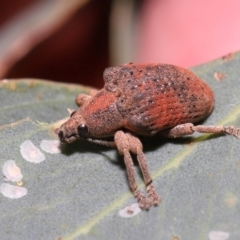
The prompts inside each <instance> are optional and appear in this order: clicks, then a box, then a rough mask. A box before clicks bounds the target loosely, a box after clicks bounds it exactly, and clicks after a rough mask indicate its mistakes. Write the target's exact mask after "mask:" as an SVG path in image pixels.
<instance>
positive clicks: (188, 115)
mask: <svg viewBox="0 0 240 240" xmlns="http://www.w3.org/2000/svg"><path fill="white" fill-rule="evenodd" d="M104 78H105V81H106V85H105V88H106V89H107V90H109V91H113V92H114V91H119V92H120V94H119V97H118V100H117V103H116V104H117V108H118V111H119V112H120V113H121V115H122V117H123V119H124V120H125V121H124V122H125V126H124V127H125V128H127V129H129V130H131V131H133V132H135V133H137V134H141V135H153V134H155V133H157V132H159V131H161V130H163V129H167V128H172V127H174V126H177V125H179V124H183V123H189V122H190V123H194V122H198V121H200V120H202V119H204V118H206V117H207V116H208V115H209V114H210V113H211V111H212V109H213V105H214V95H213V92H212V90H211V89H210V88H209V87H208V85H207V84H206V83H204V82H203V81H202V80H200V79H199V78H198V77H197V76H195V75H194V74H193V73H192V72H190V71H188V70H186V69H183V68H180V67H176V66H173V65H168V64H148V65H134V64H128V65H123V66H120V67H114V68H108V69H107V70H105V73H104Z"/></svg>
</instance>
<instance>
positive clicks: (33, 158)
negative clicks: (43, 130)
mask: <svg viewBox="0 0 240 240" xmlns="http://www.w3.org/2000/svg"><path fill="white" fill-rule="evenodd" d="M20 152H21V154H22V156H23V158H24V159H26V160H27V161H28V162H33V163H40V162H42V161H44V160H45V159H46V157H45V155H44V154H43V153H42V152H41V151H40V150H39V149H38V148H37V147H35V146H34V144H33V143H32V142H31V141H30V140H26V141H24V142H23V143H22V144H21V146H20Z"/></svg>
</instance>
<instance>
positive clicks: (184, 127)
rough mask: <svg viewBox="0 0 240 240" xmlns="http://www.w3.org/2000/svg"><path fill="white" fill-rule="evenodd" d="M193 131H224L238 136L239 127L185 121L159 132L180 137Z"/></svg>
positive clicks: (239, 135) (217, 132)
mask: <svg viewBox="0 0 240 240" xmlns="http://www.w3.org/2000/svg"><path fill="white" fill-rule="evenodd" d="M194 132H199V133H216V134H220V133H224V134H229V135H233V136H235V137H238V138H240V128H236V127H233V126H227V127H224V126H204V125H197V126H194V125H193V124H192V123H185V124H180V125H177V126H176V127H174V128H171V129H167V130H163V131H161V132H160V134H161V135H163V136H165V137H169V138H177V137H182V136H185V135H191V134H193V133H194Z"/></svg>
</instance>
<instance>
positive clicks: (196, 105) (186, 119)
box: [56, 63, 240, 209]
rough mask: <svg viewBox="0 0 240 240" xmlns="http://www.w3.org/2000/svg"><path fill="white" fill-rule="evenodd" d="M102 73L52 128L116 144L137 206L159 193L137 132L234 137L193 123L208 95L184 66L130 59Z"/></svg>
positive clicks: (63, 135) (203, 113) (230, 130)
mask: <svg viewBox="0 0 240 240" xmlns="http://www.w3.org/2000/svg"><path fill="white" fill-rule="evenodd" d="M103 78H104V80H105V86H104V88H103V89H101V90H99V91H96V92H94V93H92V94H91V95H90V96H88V95H84V94H79V95H78V96H77V98H76V104H77V105H78V106H79V107H80V108H79V109H78V110H77V111H74V112H72V114H71V116H70V119H69V120H68V121H67V122H65V123H64V124H62V126H61V127H60V128H59V129H57V130H56V132H57V134H58V136H59V139H60V140H61V142H62V143H65V142H66V143H70V142H73V141H75V140H76V139H80V138H81V139H82V138H83V139H86V140H88V141H90V142H93V143H97V144H101V145H105V146H109V147H116V148H117V149H118V151H119V153H120V154H121V155H123V157H124V162H125V165H126V170H127V175H128V181H129V186H130V189H131V190H132V191H133V193H134V196H135V197H136V199H137V201H138V203H139V206H140V207H141V208H142V209H148V208H149V207H151V206H152V205H156V204H158V203H159V202H160V197H159V196H158V194H157V192H156V190H155V188H154V186H153V184H152V179H151V176H150V173H149V170H148V167H147V162H146V159H145V156H144V153H143V147H142V144H141V142H140V140H139V139H138V136H153V135H155V134H160V135H163V136H165V137H170V138H176V137H181V136H184V135H189V134H193V133H194V132H200V133H226V134H230V135H234V136H236V137H240V129H239V128H235V127H231V126H229V127H223V126H204V125H197V126H194V125H193V123H195V122H199V121H200V120H202V119H204V118H206V117H207V116H208V115H209V114H210V113H211V111H212V109H213V106H214V95H213V92H212V90H211V89H210V88H209V87H208V85H207V84H206V83H204V82H203V81H202V80H200V79H199V78H198V77H197V76H195V75H194V74H193V73H192V72H190V71H189V70H186V69H183V68H180V67H177V66H173V65H168V64H140V65H138V64H133V63H130V64H125V65H122V66H118V67H109V68H107V69H106V70H105V71H104V74H103ZM109 137H113V140H112V141H111V140H109ZM130 152H131V153H132V154H135V155H136V157H137V160H138V163H139V166H140V169H141V171H142V175H143V179H144V182H145V184H146V188H147V195H148V196H147V197H145V196H144V194H142V193H141V192H140V190H139V189H138V187H137V184H136V180H135V175H134V165H133V160H132V157H131V155H130Z"/></svg>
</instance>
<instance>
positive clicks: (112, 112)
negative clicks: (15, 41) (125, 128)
mask: <svg viewBox="0 0 240 240" xmlns="http://www.w3.org/2000/svg"><path fill="white" fill-rule="evenodd" d="M116 99H117V98H116V96H115V94H114V93H112V92H109V91H106V90H105V89H102V90H100V91H99V92H98V93H97V94H95V95H94V96H93V97H92V98H89V99H88V100H87V101H86V102H84V103H83V104H82V106H81V107H80V108H79V109H78V110H77V111H74V112H73V113H72V114H71V116H70V119H69V120H68V121H67V122H65V123H64V124H63V125H62V126H61V127H60V128H59V130H58V136H59V138H60V140H61V141H62V142H67V143H70V142H73V141H75V140H76V139H80V138H97V139H99V138H105V137H109V136H113V135H114V133H115V132H116V131H117V130H118V129H119V128H121V127H122V124H123V123H122V116H121V114H120V113H119V112H118V110H117V107H116Z"/></svg>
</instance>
